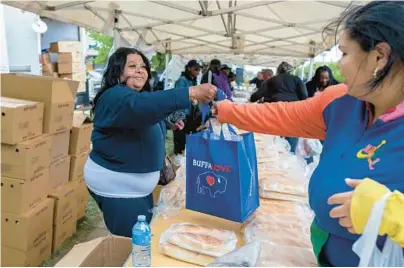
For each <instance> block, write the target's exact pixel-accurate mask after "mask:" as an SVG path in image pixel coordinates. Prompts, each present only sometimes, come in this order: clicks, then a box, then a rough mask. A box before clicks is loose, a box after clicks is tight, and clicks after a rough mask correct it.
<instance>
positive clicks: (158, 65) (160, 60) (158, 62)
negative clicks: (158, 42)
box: [151, 52, 172, 72]
mask: <svg viewBox="0 0 404 268" xmlns="http://www.w3.org/2000/svg"><path fill="white" fill-rule="evenodd" d="M171 57H172V55H171V54H168V61H170V60H171ZM151 65H152V67H153V68H154V69H155V70H156V71H157V72H163V71H164V69H165V68H166V54H164V53H160V52H157V53H156V55H154V56H153V58H152V59H151Z"/></svg>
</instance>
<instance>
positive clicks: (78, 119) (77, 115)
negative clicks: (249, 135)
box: [73, 111, 92, 127]
mask: <svg viewBox="0 0 404 268" xmlns="http://www.w3.org/2000/svg"><path fill="white" fill-rule="evenodd" d="M91 123H92V120H91V118H90V117H88V116H87V115H85V114H84V113H83V112H81V111H75V112H74V114H73V127H81V126H82V125H83V124H91Z"/></svg>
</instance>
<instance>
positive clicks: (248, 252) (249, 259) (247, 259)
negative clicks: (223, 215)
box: [207, 240, 261, 267]
mask: <svg viewBox="0 0 404 268" xmlns="http://www.w3.org/2000/svg"><path fill="white" fill-rule="evenodd" d="M260 252H261V242H259V241H258V240H254V241H252V242H251V243H248V244H246V245H244V246H242V247H240V248H237V249H235V250H234V251H232V252H230V253H228V254H226V255H224V256H222V257H219V258H217V259H216V260H215V261H214V262H212V263H211V264H209V265H207V267H255V266H256V264H257V262H258V258H259V255H260Z"/></svg>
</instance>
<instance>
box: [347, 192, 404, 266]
mask: <svg viewBox="0 0 404 268" xmlns="http://www.w3.org/2000/svg"><path fill="white" fill-rule="evenodd" d="M390 195H391V192H389V193H387V194H386V195H384V196H383V198H382V199H381V200H380V201H378V202H377V203H376V204H375V205H374V206H373V209H372V213H371V215H370V217H369V219H368V222H367V224H366V227H365V230H364V232H363V234H362V236H361V237H360V238H359V239H358V240H357V241H356V242H355V244H354V245H353V247H352V250H353V251H354V252H355V253H356V255H358V256H359V258H360V262H359V267H404V255H403V248H402V247H401V246H400V245H398V244H396V243H395V242H393V241H392V240H391V239H390V238H389V237H387V239H386V242H385V244H384V247H383V250H382V252H380V250H379V249H378V247H377V246H376V241H377V238H378V233H379V229H380V225H381V222H382V219H383V214H384V207H385V205H386V201H387V199H388V198H389V196H390Z"/></svg>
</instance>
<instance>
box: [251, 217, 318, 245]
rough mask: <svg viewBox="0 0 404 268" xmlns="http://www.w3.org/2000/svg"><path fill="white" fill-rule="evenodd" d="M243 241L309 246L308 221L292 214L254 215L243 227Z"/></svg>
mask: <svg viewBox="0 0 404 268" xmlns="http://www.w3.org/2000/svg"><path fill="white" fill-rule="evenodd" d="M244 239H245V241H247V242H249V241H254V240H255V239H258V240H259V241H261V242H263V243H267V244H271V245H280V246H293V247H302V248H310V247H311V242H310V223H309V222H306V221H305V220H304V219H303V220H302V219H301V218H299V217H294V216H278V215H256V216H255V217H254V219H253V220H251V221H250V222H249V223H248V224H247V225H246V227H245V230H244Z"/></svg>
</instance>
